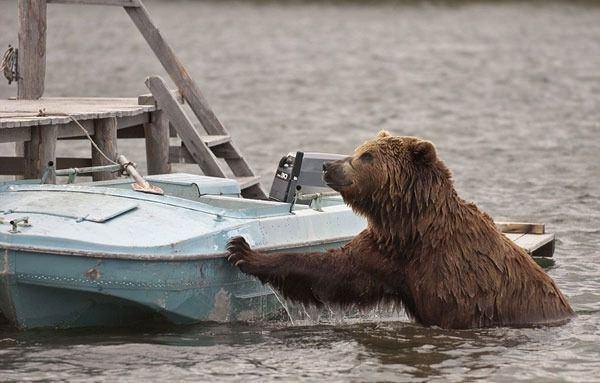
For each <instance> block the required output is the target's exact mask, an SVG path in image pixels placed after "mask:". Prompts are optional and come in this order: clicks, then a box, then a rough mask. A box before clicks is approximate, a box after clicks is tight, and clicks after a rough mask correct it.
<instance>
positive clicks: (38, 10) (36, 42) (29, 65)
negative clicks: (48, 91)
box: [17, 0, 46, 100]
mask: <svg viewBox="0 0 600 383" xmlns="http://www.w3.org/2000/svg"><path fill="white" fill-rule="evenodd" d="M18 14H19V52H18V68H17V69H18V72H19V80H18V82H17V98H19V99H33V100H35V99H38V98H40V97H42V94H44V80H45V77H46V0H19V1H18Z"/></svg>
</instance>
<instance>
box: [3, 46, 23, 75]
mask: <svg viewBox="0 0 600 383" xmlns="http://www.w3.org/2000/svg"><path fill="white" fill-rule="evenodd" d="M0 68H1V69H2V72H3V73H4V77H6V79H7V80H8V85H10V84H11V83H12V82H13V81H17V80H18V79H19V75H18V73H17V49H15V47H13V46H10V45H9V46H8V49H7V50H6V52H4V56H2V66H0Z"/></svg>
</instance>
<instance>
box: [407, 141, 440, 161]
mask: <svg viewBox="0 0 600 383" xmlns="http://www.w3.org/2000/svg"><path fill="white" fill-rule="evenodd" d="M411 152H412V155H413V159H414V160H415V161H420V162H422V163H431V162H433V161H435V159H436V157H437V154H436V151H435V146H434V145H433V143H431V142H430V141H417V142H415V143H414V145H413V147H412V148H411Z"/></svg>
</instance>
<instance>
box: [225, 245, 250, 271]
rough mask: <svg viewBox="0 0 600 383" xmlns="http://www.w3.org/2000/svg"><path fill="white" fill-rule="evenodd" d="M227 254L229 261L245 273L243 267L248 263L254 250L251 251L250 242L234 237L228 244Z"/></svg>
mask: <svg viewBox="0 0 600 383" xmlns="http://www.w3.org/2000/svg"><path fill="white" fill-rule="evenodd" d="M227 252H228V253H229V254H228V255H227V256H226V258H227V261H228V262H229V263H231V264H232V265H234V266H236V267H239V268H240V270H242V271H243V272H245V268H244V267H243V266H244V265H246V264H247V263H248V258H249V257H250V256H251V254H252V249H250V245H248V242H246V240H245V239H244V238H243V237H233V238H231V239H230V240H229V243H228V244H227Z"/></svg>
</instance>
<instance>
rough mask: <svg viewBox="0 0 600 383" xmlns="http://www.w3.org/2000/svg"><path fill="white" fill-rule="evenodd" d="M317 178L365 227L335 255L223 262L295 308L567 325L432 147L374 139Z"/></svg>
mask: <svg viewBox="0 0 600 383" xmlns="http://www.w3.org/2000/svg"><path fill="white" fill-rule="evenodd" d="M324 179H325V181H326V182H327V184H328V185H329V186H330V187H331V188H333V189H334V190H336V191H338V192H340V193H341V195H342V197H343V198H344V201H345V202H346V203H347V204H348V205H349V206H350V207H351V208H352V209H353V210H354V211H355V212H356V213H358V214H361V215H363V216H364V217H366V218H367V220H368V226H367V228H366V229H365V230H364V231H362V232H361V233H360V234H358V235H357V236H356V237H355V238H354V239H353V240H352V241H351V242H349V243H348V244H347V245H345V246H344V247H342V248H340V249H336V250H330V251H327V252H324V253H310V254H301V253H289V254H264V253H261V252H257V251H253V250H251V249H250V247H249V246H248V244H247V243H246V241H245V240H244V239H243V238H241V237H236V238H233V239H231V241H230V242H229V245H228V252H229V253H228V260H229V261H230V262H231V263H232V264H234V265H236V266H238V267H239V268H240V270H241V271H242V272H244V273H247V274H251V275H254V276H256V277H258V278H259V279H260V280H261V281H262V282H263V283H269V284H271V285H272V286H273V287H275V288H277V289H278V290H279V291H281V293H282V294H283V295H284V296H285V297H287V298H289V299H291V300H293V301H299V302H302V303H308V304H315V305H321V304H323V303H332V304H340V305H350V304H357V305H359V306H369V305H373V304H376V303H378V302H381V301H387V302H390V301H393V302H397V303H401V304H402V305H403V306H404V308H405V310H406V312H407V314H408V315H409V316H410V317H412V318H414V319H415V320H416V321H417V322H418V323H421V324H423V325H427V326H432V325H436V326H440V327H443V328H457V329H464V328H474V327H492V326H532V325H546V324H560V323H564V322H566V321H567V320H568V319H569V318H570V317H571V316H573V310H572V309H571V307H570V305H569V303H568V302H567V300H566V298H565V297H564V296H563V294H562V293H561V292H560V290H559V289H558V287H557V286H556V285H555V283H554V281H552V279H551V278H550V277H549V276H548V275H547V274H546V273H545V272H544V271H543V270H542V268H541V267H539V266H538V265H537V264H536V263H535V261H533V259H532V258H531V257H530V256H529V255H528V254H527V253H526V252H525V251H523V250H522V249H521V248H519V247H518V246H516V245H515V244H514V243H513V242H511V241H510V240H509V239H507V238H506V237H505V236H504V235H502V233H501V232H500V231H499V230H498V229H497V228H496V225H495V224H494V222H493V221H492V219H491V218H490V217H489V216H488V215H487V214H485V213H483V212H482V211H480V210H479V209H478V208H477V207H476V206H475V205H474V204H473V203H468V202H465V201H464V200H462V199H461V198H460V197H459V196H458V195H457V193H456V191H455V190H454V186H453V184H452V178H451V174H450V171H449V170H448V168H447V167H446V166H445V165H444V163H443V162H442V161H441V160H440V159H439V158H438V157H437V154H436V150H435V147H434V145H433V144H432V143H431V142H429V141H424V140H421V139H418V138H415V137H395V136H391V135H390V134H389V133H387V132H380V133H379V134H378V135H377V137H375V138H374V139H372V140H370V141H367V142H365V143H364V144H363V145H361V146H359V147H358V148H357V149H356V151H355V153H354V155H353V156H351V157H347V158H346V159H343V160H338V161H333V162H330V163H328V164H326V165H325V166H324Z"/></svg>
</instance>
